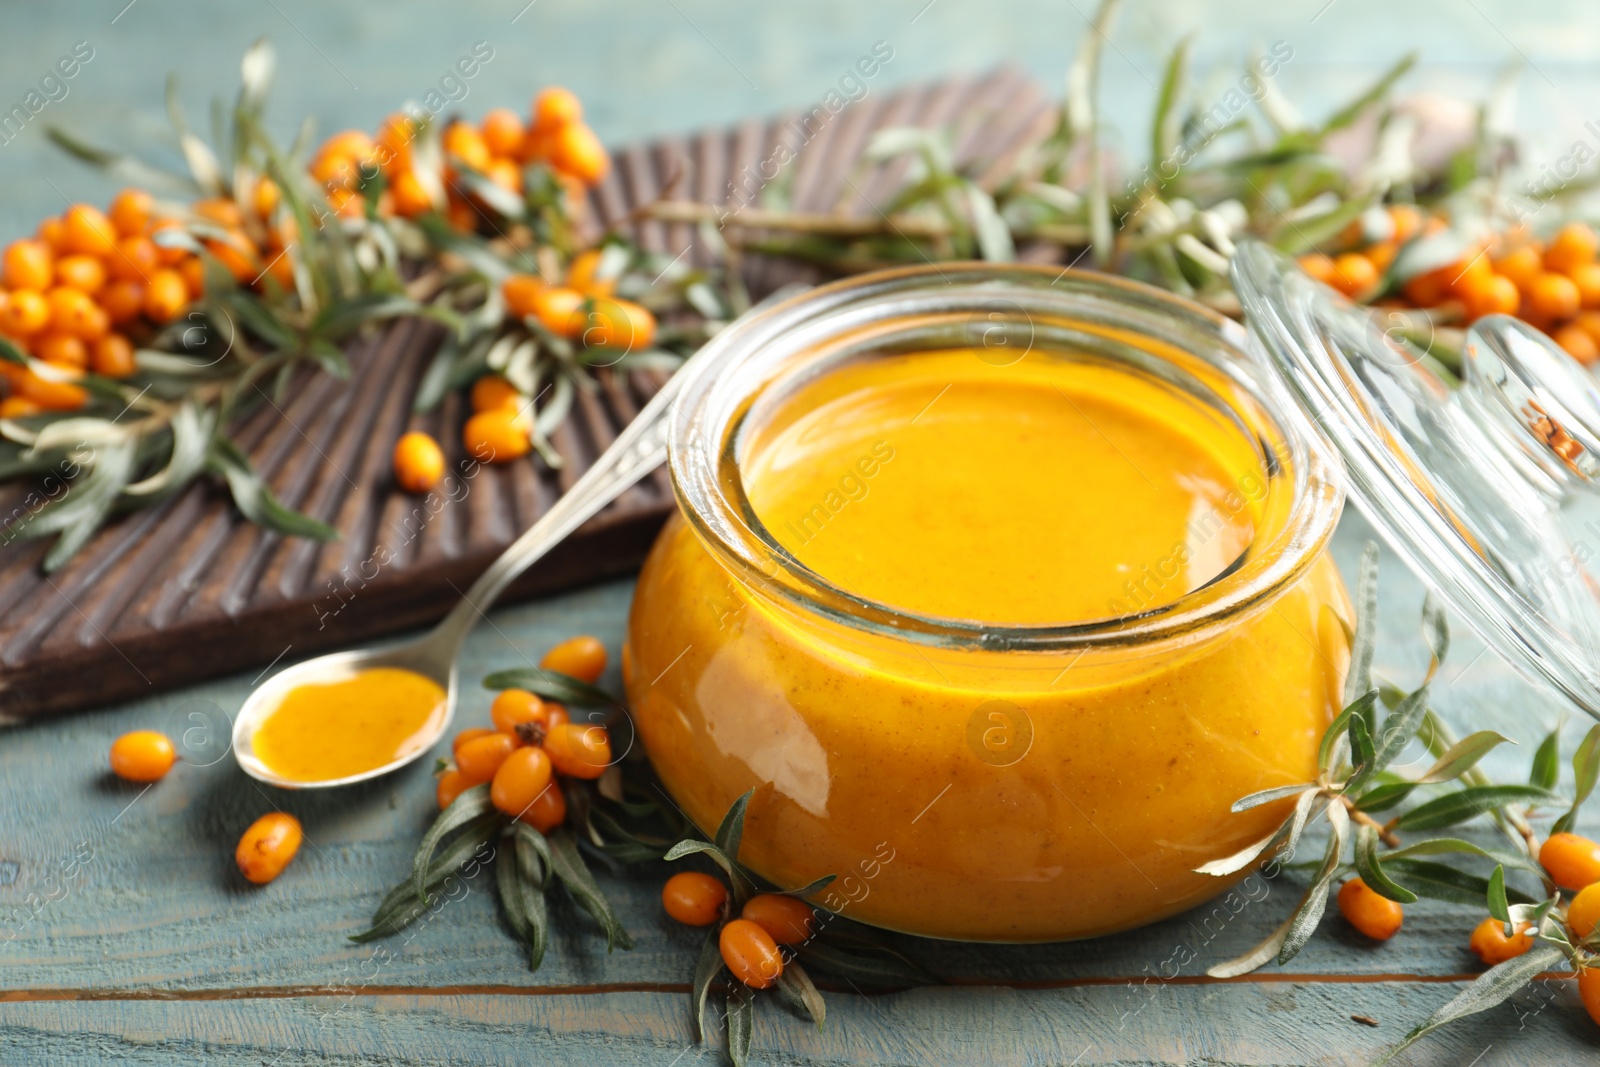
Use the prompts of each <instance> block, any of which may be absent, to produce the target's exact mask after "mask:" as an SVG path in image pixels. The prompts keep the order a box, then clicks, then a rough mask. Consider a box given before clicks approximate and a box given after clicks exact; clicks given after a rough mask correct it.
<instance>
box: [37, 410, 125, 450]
mask: <svg viewBox="0 0 1600 1067" xmlns="http://www.w3.org/2000/svg"><path fill="white" fill-rule="evenodd" d="M129 432H130V431H129V429H128V427H126V426H119V425H117V424H116V423H114V422H112V421H111V420H110V419H97V418H91V417H89V416H76V417H71V418H65V419H56V420H54V421H53V422H50V423H47V424H46V425H45V427H44V428H43V429H41V430H40V431H39V432H38V433H37V434H35V435H34V437H33V441H32V449H33V452H34V453H35V454H39V453H42V452H56V451H60V450H62V449H71V450H74V451H76V450H80V449H83V448H88V449H90V450H93V449H94V448H96V447H97V446H99V445H116V444H123V443H125V442H127V441H128V439H129Z"/></svg>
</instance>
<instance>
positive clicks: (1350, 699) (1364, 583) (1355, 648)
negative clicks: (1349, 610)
mask: <svg viewBox="0 0 1600 1067" xmlns="http://www.w3.org/2000/svg"><path fill="white" fill-rule="evenodd" d="M1377 628H1378V546H1377V544H1376V543H1374V542H1372V541H1368V542H1367V546H1366V548H1364V549H1363V550H1362V552H1361V574H1360V577H1359V578H1358V579H1357V581H1356V632H1355V637H1354V638H1353V639H1352V640H1351V644H1350V668H1349V673H1348V674H1346V675H1345V679H1344V702H1345V703H1346V704H1353V703H1355V701H1356V700H1357V699H1358V698H1359V697H1360V696H1361V695H1362V694H1364V693H1366V692H1367V690H1369V689H1371V688H1372V650H1373V648H1374V646H1375V645H1376V643H1377V636H1378V635H1377ZM1367 725H1368V726H1372V725H1374V724H1373V723H1371V722H1369V723H1368V724H1367Z"/></svg>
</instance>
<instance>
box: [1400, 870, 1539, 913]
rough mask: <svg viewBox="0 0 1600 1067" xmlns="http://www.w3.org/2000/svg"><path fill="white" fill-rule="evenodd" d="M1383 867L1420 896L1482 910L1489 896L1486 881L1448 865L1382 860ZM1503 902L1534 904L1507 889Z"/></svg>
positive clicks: (1528, 897)
mask: <svg viewBox="0 0 1600 1067" xmlns="http://www.w3.org/2000/svg"><path fill="white" fill-rule="evenodd" d="M1384 864H1385V866H1387V867H1388V868H1389V870H1390V871H1392V872H1394V874H1396V875H1398V876H1399V877H1401V878H1404V879H1405V882H1406V885H1407V886H1408V887H1409V888H1410V889H1411V890H1412V891H1413V892H1414V893H1416V894H1417V895H1418V896H1419V897H1427V898H1428V899H1430V900H1442V901H1445V902H1447V903H1450V904H1465V905H1468V906H1469V907H1473V908H1481V907H1483V902H1484V900H1485V899H1487V898H1488V895H1489V880H1488V879H1487V878H1483V877H1480V876H1478V875H1476V874H1468V873H1467V872H1466V871H1458V870H1456V868H1454V867H1451V866H1449V865H1447V864H1443V863H1433V862H1430V861H1428V860H1411V859H1401V860H1392V859H1385V860H1384ZM1506 899H1507V900H1509V901H1511V902H1512V903H1515V904H1532V903H1534V900H1533V898H1532V897H1530V896H1528V895H1527V894H1526V893H1523V892H1521V891H1519V890H1515V889H1507V890H1506Z"/></svg>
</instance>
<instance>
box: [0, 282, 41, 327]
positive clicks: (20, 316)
mask: <svg viewBox="0 0 1600 1067" xmlns="http://www.w3.org/2000/svg"><path fill="white" fill-rule="evenodd" d="M48 325H50V304H49V302H48V301H47V300H45V298H44V294H43V293H40V292H38V291H36V290H33V289H17V290H15V291H13V292H12V293H11V294H10V297H9V299H7V300H6V304H5V307H4V308H0V332H3V333H6V334H9V335H10V336H12V337H32V336H33V335H34V334H36V333H38V332H39V331H40V330H42V329H44V328H45V327H46V326H48Z"/></svg>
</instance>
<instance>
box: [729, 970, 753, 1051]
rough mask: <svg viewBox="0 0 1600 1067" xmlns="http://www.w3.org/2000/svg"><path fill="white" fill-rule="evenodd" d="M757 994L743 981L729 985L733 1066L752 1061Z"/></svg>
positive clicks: (730, 1040)
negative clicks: (751, 1047) (751, 1048)
mask: <svg viewBox="0 0 1600 1067" xmlns="http://www.w3.org/2000/svg"><path fill="white" fill-rule="evenodd" d="M755 1022H756V994H755V990H753V989H751V988H750V987H749V986H747V985H745V984H744V983H743V982H733V983H731V984H730V985H729V986H728V1058H729V1059H731V1060H732V1061H733V1067H745V1064H747V1063H749V1062H750V1044H751V1041H752V1039H753V1037H754V1034H755Z"/></svg>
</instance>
